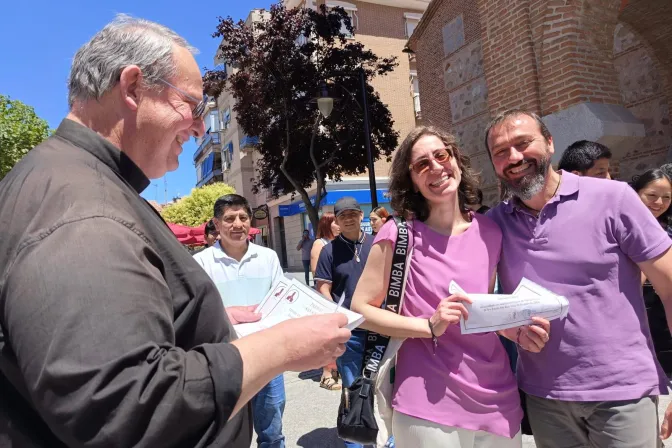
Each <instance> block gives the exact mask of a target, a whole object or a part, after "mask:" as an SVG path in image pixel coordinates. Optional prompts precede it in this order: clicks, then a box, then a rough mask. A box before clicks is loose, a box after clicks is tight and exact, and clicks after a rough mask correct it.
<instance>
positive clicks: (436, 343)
mask: <svg viewBox="0 0 672 448" xmlns="http://www.w3.org/2000/svg"><path fill="white" fill-rule="evenodd" d="M427 323H428V324H429V332H430V333H432V351H433V352H434V354H435V355H436V347H438V346H439V338H438V337H436V335H435V334H434V327H433V326H432V320H431V319H427Z"/></svg>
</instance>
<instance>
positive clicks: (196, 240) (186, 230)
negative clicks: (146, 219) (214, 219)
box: [168, 222, 261, 246]
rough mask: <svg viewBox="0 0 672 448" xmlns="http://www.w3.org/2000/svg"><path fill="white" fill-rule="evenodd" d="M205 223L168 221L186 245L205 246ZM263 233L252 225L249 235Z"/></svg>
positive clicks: (180, 240)
mask: <svg viewBox="0 0 672 448" xmlns="http://www.w3.org/2000/svg"><path fill="white" fill-rule="evenodd" d="M206 224H207V223H203V224H201V225H200V226H197V227H189V226H183V225H180V224H173V223H170V222H169V223H168V227H169V228H170V230H171V231H172V232H173V234H175V236H176V237H177V240H178V241H179V242H180V243H182V244H184V245H186V246H203V245H205V225H206ZM260 233H261V230H259V229H257V228H254V227H250V233H249V235H248V237H249V238H250V239H252V237H253V236H254V235H258V234H260Z"/></svg>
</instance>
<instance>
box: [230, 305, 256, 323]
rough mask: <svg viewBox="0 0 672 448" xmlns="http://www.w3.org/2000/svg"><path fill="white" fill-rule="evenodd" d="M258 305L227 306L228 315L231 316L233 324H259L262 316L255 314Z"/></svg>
mask: <svg viewBox="0 0 672 448" xmlns="http://www.w3.org/2000/svg"><path fill="white" fill-rule="evenodd" d="M256 308H257V305H248V306H227V307H226V308H225V310H226V315H227V316H229V320H230V321H231V324H233V325H237V324H247V323H250V322H257V321H258V320H260V319H261V314H259V313H255V312H254V310H255V309H256Z"/></svg>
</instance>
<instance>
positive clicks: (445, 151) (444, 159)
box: [408, 148, 453, 174]
mask: <svg viewBox="0 0 672 448" xmlns="http://www.w3.org/2000/svg"><path fill="white" fill-rule="evenodd" d="M452 158H453V151H452V149H451V148H441V149H437V150H435V151H434V153H433V154H432V157H420V158H419V159H418V160H416V161H415V162H413V163H411V164H410V165H408V169H410V170H412V171H413V172H414V173H415V174H424V173H426V172H427V171H429V169H430V168H431V167H432V160H436V162H437V163H438V164H440V165H443V164H445V163H448V162H450V159H452Z"/></svg>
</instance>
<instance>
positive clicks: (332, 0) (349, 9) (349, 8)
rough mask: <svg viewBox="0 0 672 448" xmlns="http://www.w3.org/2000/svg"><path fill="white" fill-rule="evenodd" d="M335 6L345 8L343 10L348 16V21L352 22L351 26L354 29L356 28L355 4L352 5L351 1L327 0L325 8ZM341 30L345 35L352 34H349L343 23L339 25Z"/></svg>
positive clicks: (349, 35)
mask: <svg viewBox="0 0 672 448" xmlns="http://www.w3.org/2000/svg"><path fill="white" fill-rule="evenodd" d="M337 6H340V7H341V8H343V9H345V12H346V13H347V14H348V15H349V16H350V23H352V28H353V29H355V30H356V29H357V28H358V26H357V25H358V24H357V22H358V19H357V6H355V5H353V4H352V3H347V2H342V1H337V0H327V8H329V9H331V8H335V7H337ZM341 32H342V33H343V34H345V35H346V36H347V37H352V34H350V32H349V31H348V29H347V28H346V27H345V23H344V24H342V25H341Z"/></svg>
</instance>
